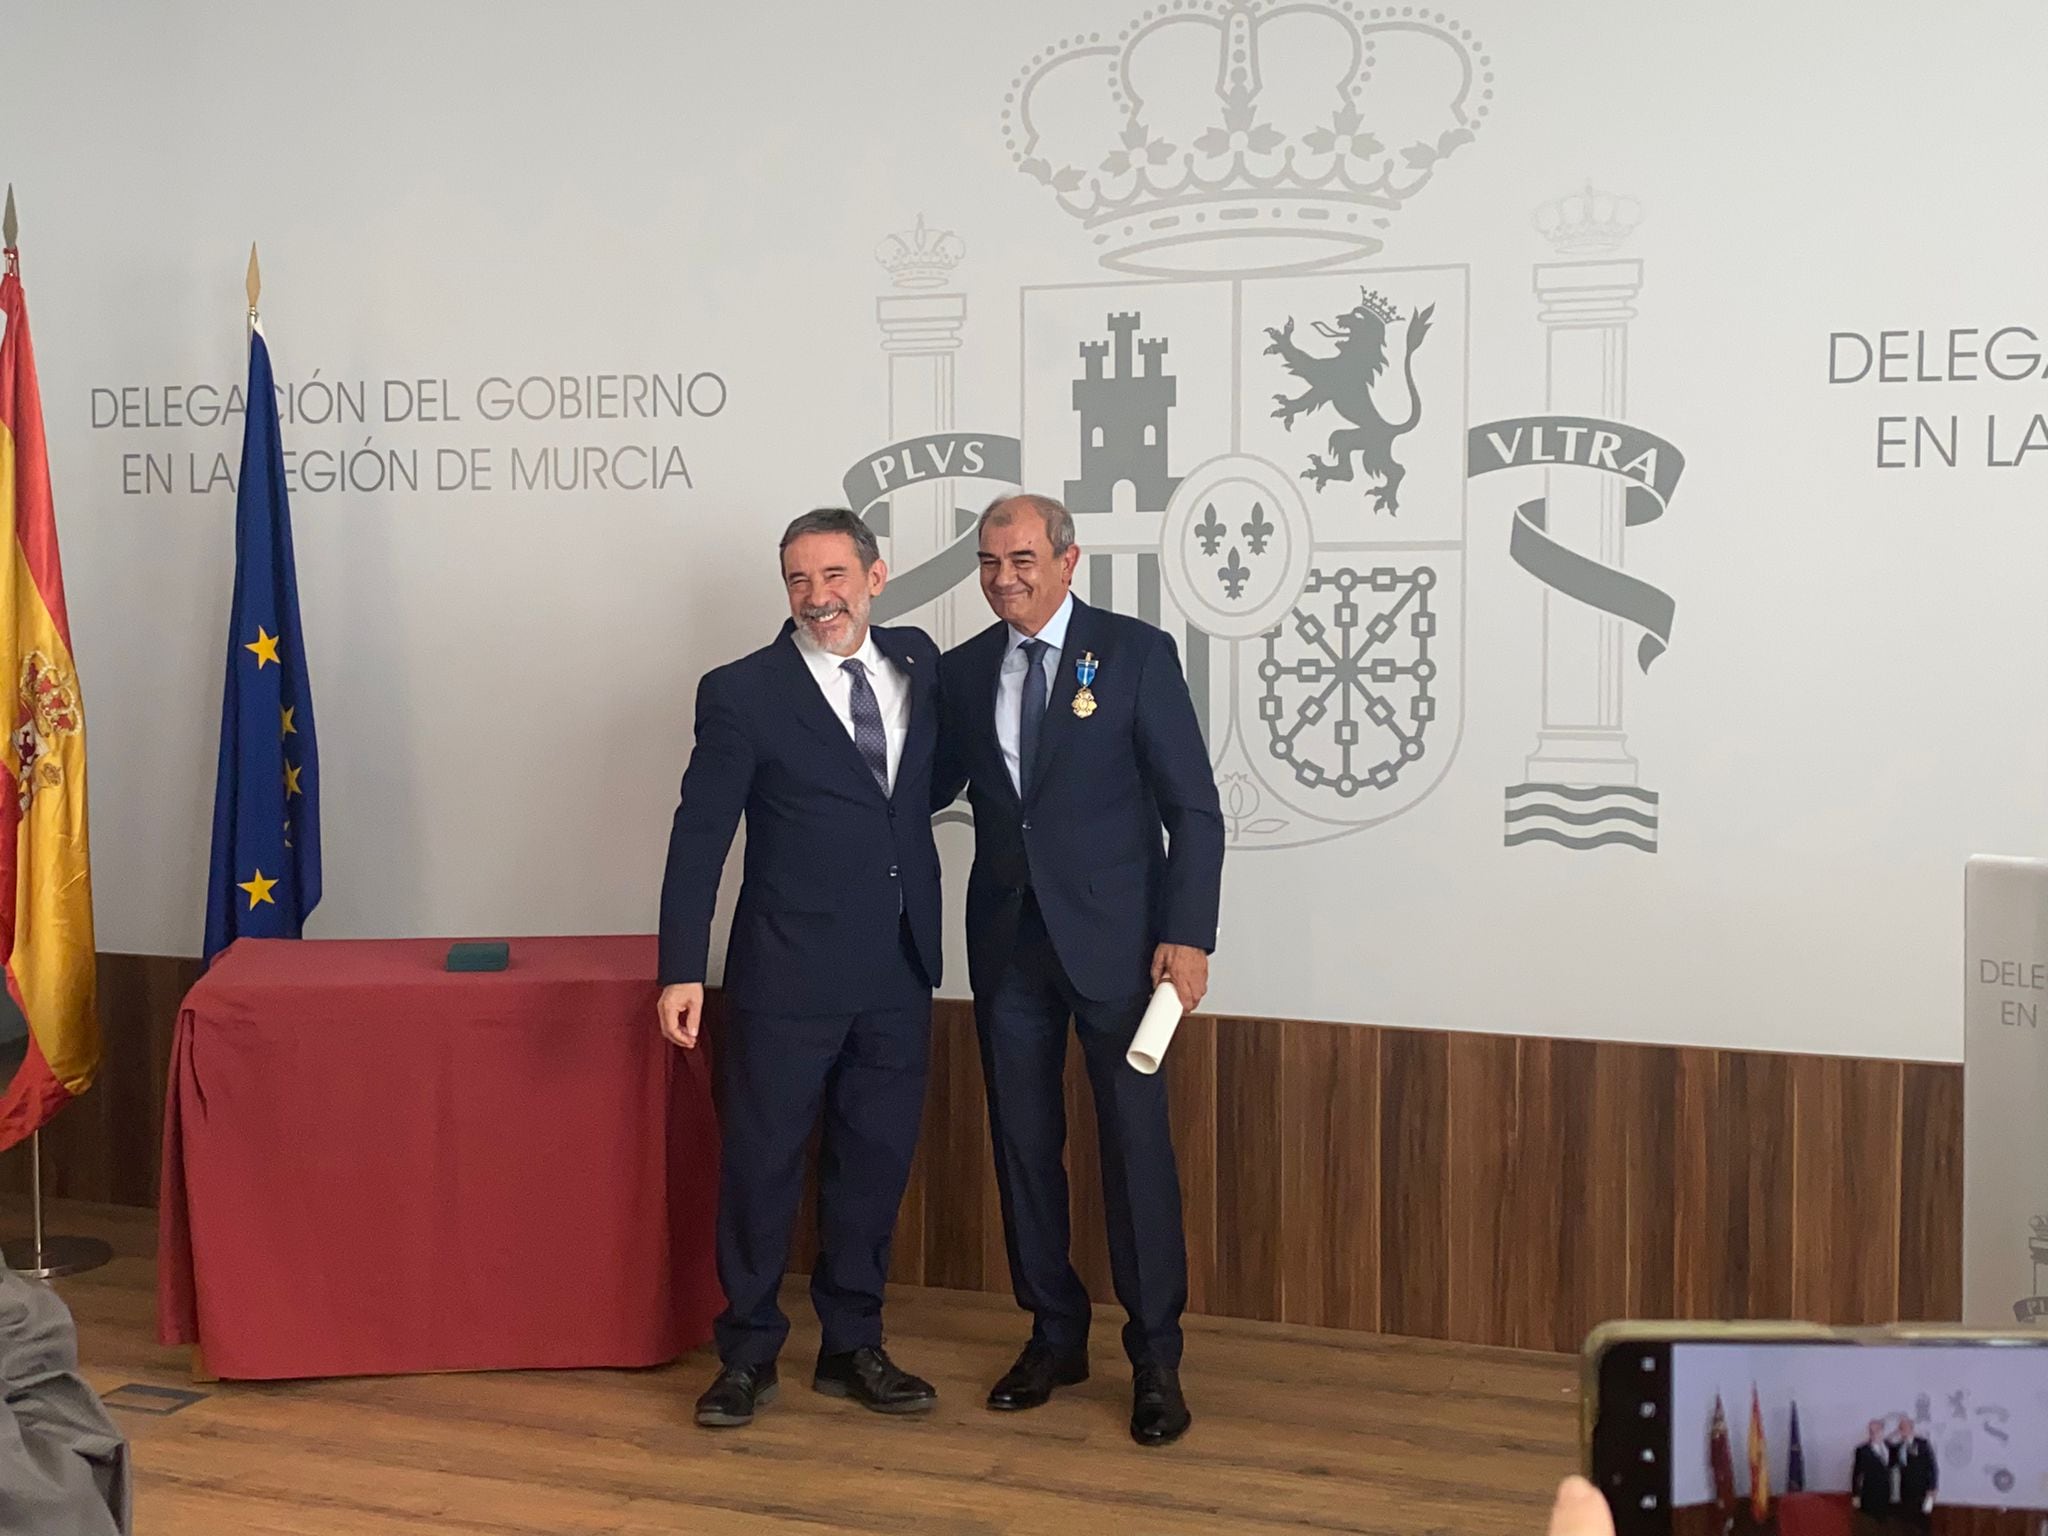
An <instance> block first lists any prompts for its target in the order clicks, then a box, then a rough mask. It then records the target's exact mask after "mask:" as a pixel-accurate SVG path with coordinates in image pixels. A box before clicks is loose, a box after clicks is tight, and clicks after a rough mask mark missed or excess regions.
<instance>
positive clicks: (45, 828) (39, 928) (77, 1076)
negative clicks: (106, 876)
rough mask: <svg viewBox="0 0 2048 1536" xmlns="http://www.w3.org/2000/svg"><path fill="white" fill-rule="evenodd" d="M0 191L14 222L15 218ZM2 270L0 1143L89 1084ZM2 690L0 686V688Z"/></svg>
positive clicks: (36, 548)
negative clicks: (6, 1059) (2, 1049)
mask: <svg viewBox="0 0 2048 1536" xmlns="http://www.w3.org/2000/svg"><path fill="white" fill-rule="evenodd" d="M12 214H13V196H12V194H11V193H10V194H9V197H8V215H9V218H8V223H9V224H10V225H11V224H12V222H13V219H12ZM6 261H7V271H6V275H5V277H4V278H0V327H4V328H5V329H4V331H0V668H4V671H5V676H4V678H0V682H4V683H8V684H11V685H12V686H13V688H14V708H13V714H12V717H11V719H10V720H9V721H8V727H9V730H8V735H7V738H6V742H5V745H4V746H0V764H4V765H5V770H6V773H7V776H8V779H9V780H10V782H8V783H5V784H0V959H4V961H5V965H6V978H7V996H8V999H9V1000H10V1001H11V1002H12V1004H13V1006H14V1008H16V1009H19V1010H20V1013H21V1016H22V1017H23V1018H25V1019H26V1020H27V1021H28V1056H27V1059H26V1060H25V1061H24V1062H23V1063H22V1066H21V1068H20V1070H19V1071H17V1072H16V1073H15V1074H14V1079H13V1081H12V1082H11V1083H9V1084H7V1085H6V1086H5V1087H4V1088H0V1149H4V1148H7V1147H11V1146H13V1145H14V1144H15V1143H16V1142H18V1141H22V1140H24V1139H25V1138H26V1137H28V1135H29V1134H30V1133H31V1132H33V1131H35V1130H36V1129H37V1128H38V1127H39V1126H41V1125H43V1124H44V1123H46V1122H47V1121H48V1120H49V1118H50V1117H51V1116H52V1115H54V1114H55V1113H56V1112H57V1111H58V1110H59V1109H60V1108H62V1107H63V1105H64V1104H65V1102H66V1101H67V1100H69V1099H72V1098H75V1097H76V1096H77V1095H79V1094H81V1093H83V1092H85V1090H86V1089H87V1088H89V1087H91V1086H92V1079H93V1074H94V1073H95V1072H96V1071H97V1070H98V1069H99V1064H100V1033H99V1022H98V1019H97V1017H96V1016H95V1014H94V1012H93V980H94V972H93V965H94V959H93V937H92V874H91V869H90V864H91V859H90V854H89V849H88V840H87V837H86V817H85V712H84V709H83V706H82V705H81V704H80V702H79V697H78V673H77V671H76V669H75V667H74V665H73V662H72V659H71V621H70V618H69V617H68V616H67V615H66V613H65V611H64V573H63V570H62V568H61V567H60V566H59V564H58V561H57V518H56V512H55V509H54V508H53V507H52V505H51V502H50V460H49V454H48V452H47V450H46V449H45V447H44V443H43V402H42V395H41V393H40V392H39V391H38V390H37V388H36V359H35V351H34V349H33V348H32V347H31V346H30V345H29V338H28V306H27V304H26V302H25V301H24V299H23V297H22V292H21V277H20V272H19V263H18V261H17V258H16V254H15V250H14V246H13V243H12V242H11V241H10V242H9V243H8V245H7V247H6ZM0 696H4V695H0Z"/></svg>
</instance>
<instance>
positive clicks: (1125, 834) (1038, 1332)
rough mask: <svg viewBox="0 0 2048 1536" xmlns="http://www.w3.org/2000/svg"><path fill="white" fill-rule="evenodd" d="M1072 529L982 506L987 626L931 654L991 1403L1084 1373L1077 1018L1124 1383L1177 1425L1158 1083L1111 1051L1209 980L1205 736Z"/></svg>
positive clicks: (1137, 1429) (1210, 847) (1213, 847)
mask: <svg viewBox="0 0 2048 1536" xmlns="http://www.w3.org/2000/svg"><path fill="white" fill-rule="evenodd" d="M1080 557H1081V552H1080V550H1079V549H1078V548H1077V547H1076V545H1075V543H1074V520H1073V518H1072V516H1070V515H1069V513H1068V512H1067V509H1066V508H1065V507H1063V506H1061V505H1060V504H1059V503H1058V502H1057V501H1054V500H1052V499H1051V498H1050V497H1045V496H1030V495H1020V496H1005V497H1000V498H998V499H997V500H996V501H995V502H993V503H991V504H990V506H989V507H988V509H987V510H986V511H985V512H983V513H982V515H981V525H980V559H981V590H982V593H983V595H984V596H986V597H987V599H988V603H989V606H990V607H991V608H992V609H994V610H995V614H996V623H994V624H993V625H991V626H990V627H989V628H988V629H986V630H983V631H982V632H981V633H980V634H979V635H976V636H975V637H974V638H973V639H971V640H969V641H967V642H966V643H965V644H963V645H960V646H958V647H956V648H955V649H953V650H951V651H949V652H947V653H946V655H945V657H944V658H943V660H942V661H941V663H940V669H941V671H940V675H941V683H942V686H941V690H940V692H941V696H942V712H941V719H942V730H941V737H940V747H939V765H938V769H937V772H936V775H935V778H934V802H935V804H936V805H939V806H944V805H946V804H950V803H951V802H952V800H953V799H954V797H955V796H956V795H957V794H958V793H959V792H960V790H961V789H962V788H963V787H964V788H965V789H966V790H967V792H968V797H969V800H970V802H971V803H972V805H973V808H974V869H973V873H972V874H971V876H970V877H969V879H968V885H967V959H968V972H969V980H970V983H971V985H972V987H973V990H974V1015H975V1024H976V1028H977V1031H978V1033H979V1035H980V1040H981V1053H982V1076H983V1080H984V1082H985V1083H986V1085H987V1089H988V1107H989V1130H990V1135H991V1139H992V1140H993V1142H994V1146H995V1163H996V1182H997V1186H998V1189H999V1191H1000V1193H1001V1196H1002V1210H1003V1231H1004V1236H1005V1238H1006V1239H1007V1244H1008V1249H1009V1258H1010V1279H1011V1284H1012V1286H1013V1288H1014V1290H1015V1292H1016V1296H1017V1303H1018V1305H1019V1306H1021V1307H1023V1308H1024V1309H1025V1310H1026V1311H1028V1312H1030V1313H1031V1316H1032V1329H1031V1339H1030V1342H1029V1343H1027V1344H1026V1345H1025V1346H1024V1350H1023V1353H1022V1354H1020V1355H1019V1356H1018V1357H1017V1362H1016V1364H1015V1365H1014V1366H1013V1367H1012V1368H1011V1369H1010V1371H1009V1373H1008V1374H1007V1375H1005V1376H1004V1377H1003V1378H1002V1379H1001V1380H1000V1381H998V1382H997V1383H996V1384H995V1387H994V1389H993V1390H992V1391H991V1392H990V1393H989V1397H988V1406H989V1407H990V1408H992V1409H996V1410H1000V1411H1016V1410H1020V1409H1026V1408H1035V1407H1038V1406H1039V1405H1040V1404H1042V1403H1044V1402H1045V1401H1046V1400H1047V1399H1048V1398H1050V1397H1051V1395H1052V1393H1053V1390H1054V1389H1055V1388H1057V1387H1062V1386H1072V1385H1074V1384H1075V1383H1078V1382H1081V1381H1084V1380H1086V1379H1087V1376H1088V1324H1089V1317H1090V1313H1089V1299H1088V1293H1087V1291H1086V1290H1085V1289H1084V1288H1083V1286H1082V1284H1081V1279H1080V1277H1079V1276H1078V1275H1077V1274H1076V1273H1075V1272H1074V1266H1073V1263H1072V1260H1071V1258H1070V1256H1069V1231H1068V1221H1067V1177H1066V1169H1065V1166H1064V1163H1063V1156H1064V1152H1065V1144H1066V1111H1065V1100H1064V1094H1063V1078H1064V1067H1065V1062H1066V1055H1067V1029H1068V1021H1069V1020H1070V1019H1071V1020H1072V1021H1073V1027H1074V1028H1075V1030H1076V1031H1077V1033H1078V1034H1079V1037H1080V1041H1081V1049H1082V1055H1083V1057H1084V1059H1085V1060H1086V1062H1087V1068H1088V1080H1089V1085H1090V1087H1091V1089H1092V1090H1093V1096H1094V1101H1095V1117H1096V1123H1097V1126H1098V1128H1099V1132H1100V1143H1101V1149H1102V1195H1103V1209H1104V1212H1105V1214H1106V1216H1107V1218H1108V1227H1109V1233H1108V1235H1109V1253H1110V1267H1111V1271H1112V1274H1113V1276H1114V1280H1115V1284H1116V1293H1117V1299H1118V1300H1119V1301H1120V1302H1122V1303H1123V1307H1124V1310H1125V1312H1126V1313H1127V1314H1128V1317H1129V1321H1128V1322H1127V1323H1126V1324H1125V1327H1124V1331H1123V1343H1124V1350H1125V1353H1126V1354H1128V1355H1129V1357H1130V1361H1131V1366H1132V1376H1133V1393H1132V1408H1131V1435H1132V1438H1134V1439H1135V1440H1137V1442H1138V1443H1139V1444H1140V1445H1166V1444H1170V1443H1171V1442H1173V1441H1175V1440H1177V1439H1179V1438H1180V1436H1181V1435H1182V1434H1183V1433H1185V1432H1186V1430H1187V1427H1188V1424H1189V1422H1190V1415H1189V1412H1188V1407H1187V1401H1186V1398H1185V1397H1184V1395H1183V1394H1182V1391H1181V1386H1180V1374H1179V1373H1180V1362H1181V1327H1180V1318H1181V1313H1182V1311H1183V1310H1184V1309H1185V1307H1186V1305H1187V1251H1186V1243H1185V1240H1184V1237H1183V1234H1182V1228H1181V1208H1180V1179H1179V1175H1178V1173H1177V1172H1176V1170H1175V1167H1174V1158H1173V1142H1172V1139H1171V1137H1170V1135H1169V1132H1168V1126H1167V1094H1166V1078H1165V1075H1164V1074H1163V1073H1161V1074H1156V1075H1149V1076H1148V1075H1146V1074H1144V1073H1141V1072H1139V1071H1137V1070H1136V1069H1135V1068H1133V1067H1131V1066H1130V1065H1129V1064H1128V1062H1127V1061H1126V1060H1125V1052H1126V1051H1127V1050H1128V1049H1129V1048H1130V1044H1131V1037H1132V1035H1133V1034H1134V1032H1135V1031H1136V1029H1137V1026H1138V1021H1139V1019H1140V1018H1141V1017H1142V1016H1143V1014H1144V1012H1145V1005H1146V1003H1147V1002H1148V1001H1149V1000H1150V997H1151V994H1152V991H1153V989H1154V988H1155V987H1156V986H1158V985H1159V984H1160V983H1161V982H1171V983H1172V984H1173V986H1174V989H1175V990H1176V991H1177V992H1178V993H1179V995H1180V1000H1181V1003H1182V1005H1183V1006H1184V1007H1186V1008H1189V1009H1192V1008H1194V1007H1195V1006H1196V1005H1197V1004H1198V1003H1200V1002H1201V1000H1202V994H1203V992H1204V991H1205V990H1206V989H1207V987H1208V981H1209V953H1210V951H1212V950H1213V949H1214V948H1215V947H1216V908H1217V900H1218V895H1219V892H1220V889H1221V885H1222V875H1223V815H1222V810H1221V808H1220V806H1219V805H1218V803H1217V797H1216V784H1215V779H1214V777H1213V776H1212V774H1211V772H1210V767H1209V753H1208V748H1207V747H1206V746H1205V745H1204V743H1203V741H1202V732H1201V726H1200V723H1199V722H1198V721H1197V719H1196V717H1195V709H1194V704H1193V702H1192V700H1191V699H1190V698H1189V696H1188V688H1187V683H1186V680H1185V679H1184V678H1183V677H1182V675H1181V669H1180V657H1179V654H1178V653H1177V651H1176V650H1175V648H1174V644H1173V641H1172V639H1171V638H1170V637H1169V636H1167V635H1166V634H1165V633H1164V632H1163V631H1161V630H1159V629H1157V628H1155V627H1154V626H1152V625H1150V624H1146V623H1143V622H1141V621H1140V620H1137V619H1131V618H1125V617H1123V616H1122V615H1120V614H1114V613H1110V612H1108V611H1107V610H1105V609H1100V608H1092V607H1090V606H1089V605H1088V604H1086V603H1083V602H1080V601H1078V600H1077V599H1076V598H1075V597H1074V595H1073V593H1072V591H1071V590H1070V588H1071V586H1072V583H1073V579H1074V568H1075V566H1076V564H1077V563H1078V562H1079V560H1080Z"/></svg>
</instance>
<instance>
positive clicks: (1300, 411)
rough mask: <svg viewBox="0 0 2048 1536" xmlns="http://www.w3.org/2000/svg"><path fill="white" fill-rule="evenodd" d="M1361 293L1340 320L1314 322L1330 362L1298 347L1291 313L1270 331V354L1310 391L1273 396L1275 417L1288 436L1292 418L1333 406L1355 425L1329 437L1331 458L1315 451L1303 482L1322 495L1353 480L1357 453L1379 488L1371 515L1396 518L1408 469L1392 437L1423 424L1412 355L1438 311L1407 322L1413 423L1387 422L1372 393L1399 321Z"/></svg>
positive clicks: (1386, 306)
mask: <svg viewBox="0 0 2048 1536" xmlns="http://www.w3.org/2000/svg"><path fill="white" fill-rule="evenodd" d="M1359 293H1360V295H1361V296H1360V298H1359V302H1358V304H1357V306H1356V307H1355V308H1353V309H1352V310H1351V311H1350V312H1349V313H1347V314H1342V315H1339V316H1338V317H1337V319H1336V321H1335V323H1333V324H1325V323H1324V322H1323V321H1321V320H1318V321H1316V322H1315V328H1316V332H1317V334H1318V335H1321V336H1325V337H1327V338H1329V339H1330V340H1331V341H1334V342H1335V343H1336V344H1337V350H1336V353H1335V355H1333V356H1330V357H1317V356H1315V355H1314V354H1313V353H1310V352H1304V351H1303V350H1302V349H1301V348H1300V347H1298V346H1296V345H1295V344H1294V317H1293V316H1292V315H1290V316H1288V318H1287V323H1286V324H1285V325H1284V326H1282V327H1280V328H1279V329H1277V330H1276V329H1275V328H1273V327H1272V326H1268V327H1267V328H1266V335H1267V337H1268V344H1267V347H1266V355H1267V356H1268V357H1276V356H1277V357H1278V358H1279V359H1280V360H1281V361H1282V362H1283V363H1285V364H1286V366H1287V371H1288V372H1289V373H1291V374H1293V375H1294V376H1295V378H1297V379H1299V380H1300V381H1301V382H1302V383H1304V384H1306V385H1307V386H1308V388H1307V390H1306V391H1305V392H1304V393H1302V394H1299V395H1275V396H1274V397H1273V398H1274V399H1275V400H1276V401H1278V402H1279V404H1278V405H1277V406H1276V407H1275V408H1274V411H1273V414H1274V415H1275V416H1277V417H1279V418H1280V424H1281V425H1282V426H1284V427H1286V428H1287V430H1288V431H1290V432H1291V431H1293V430H1294V418H1295V417H1297V416H1304V415H1307V414H1308V413H1309V412H1310V411H1313V410H1316V409H1317V408H1318V407H1321V406H1325V405H1328V406H1334V407H1335V408H1336V411H1337V414H1338V415H1340V416H1342V417H1343V418H1344V419H1345V420H1347V421H1349V422H1350V423H1351V425H1350V426H1349V427H1339V428H1338V429H1337V430H1336V431H1335V432H1332V433H1331V434H1330V449H1329V452H1330V456H1329V458H1328V459H1325V458H1323V456H1322V455H1321V454H1315V453H1312V454H1310V455H1309V456H1308V464H1309V467H1308V468H1307V469H1305V470H1303V471H1302V472H1301V478H1302V479H1304V480H1313V481H1314V482H1315V483H1316V489H1317V490H1319V491H1320V490H1321V489H1322V488H1323V487H1324V486H1326V485H1328V484H1329V483H1330V482H1331V481H1332V480H1350V479H1353V478H1354V476H1353V473H1352V467H1351V461H1352V458H1353V456H1354V455H1355V456H1356V457H1357V459H1358V469H1359V472H1360V473H1362V474H1364V475H1365V476H1366V477H1367V478H1368V479H1372V480H1377V481H1378V482H1379V483H1378V484H1377V485H1374V486H1372V487H1371V488H1370V489H1369V490H1368V491H1367V494H1368V495H1369V496H1371V498H1372V501H1373V509H1374V510H1375V511H1380V512H1389V513H1392V512H1397V511H1398V509H1399V505H1400V488H1401V478H1402V476H1404V475H1405V474H1407V470H1406V469H1405V468H1403V467H1402V466H1401V465H1400V464H1397V463H1396V462H1394V439H1395V438H1397V437H1399V436H1400V435H1401V434H1402V433H1404V432H1412V431H1414V430H1415V427H1416V424H1417V423H1418V422H1420V421H1421V420H1422V395H1421V393H1420V392H1419V391H1418V390H1417V389H1416V387H1415V352H1416V349H1417V348H1418V347H1420V346H1421V345H1422V339H1423V338H1424V337H1425V336H1427V335H1428V334H1429V321H1430V316H1431V315H1433V314H1434V313H1435V312H1436V306H1435V305H1434V304H1432V305H1429V306H1428V307H1426V308H1424V309H1421V310H1418V311H1417V312H1416V313H1415V315H1414V316H1413V317H1412V318H1411V319H1410V320H1409V322H1408V344H1407V349H1406V352H1405V353H1404V355H1403V359H1402V362H1403V371H1404V374H1405V377H1406V379H1407V383H1408V400H1409V407H1408V419H1407V420H1406V421H1402V422H1390V421H1388V420H1387V419H1386V418H1385V417H1384V416H1382V415H1381V414H1380V412H1379V407H1378V406H1376V405H1374V404H1373V400H1372V387H1373V385H1374V383H1375V382H1377V381H1378V379H1379V376H1380V375H1381V374H1382V373H1384V372H1386V368H1387V327H1388V326H1390V325H1392V324H1393V323H1394V322H1395V321H1396V320H1397V319H1398V318H1399V317H1398V315H1397V314H1396V312H1395V309H1394V306H1393V305H1392V304H1390V303H1388V302H1387V301H1386V300H1385V299H1384V298H1382V297H1381V296H1380V295H1379V294H1377V293H1374V292H1372V291H1371V290H1370V289H1363V288H1362V289H1360V290H1359Z"/></svg>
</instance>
